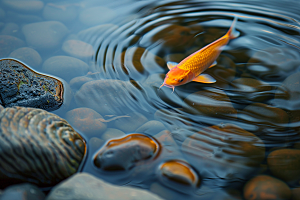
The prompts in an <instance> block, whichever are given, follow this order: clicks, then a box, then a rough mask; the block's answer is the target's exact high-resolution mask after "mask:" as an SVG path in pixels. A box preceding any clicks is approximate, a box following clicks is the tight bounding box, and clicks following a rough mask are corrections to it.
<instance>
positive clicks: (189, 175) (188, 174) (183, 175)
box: [158, 160, 200, 193]
mask: <svg viewBox="0 0 300 200" xmlns="http://www.w3.org/2000/svg"><path fill="white" fill-rule="evenodd" d="M158 176H159V179H160V181H161V182H162V183H163V184H165V185H166V186H167V187H171V188H172V187H173V188H174V189H175V190H179V191H180V192H183V193H190V192H191V191H193V190H195V189H196V188H197V187H198V186H199V185H200V179H199V177H198V175H197V173H196V172H195V171H194V169H193V168H192V167H191V166H190V165H189V164H187V163H185V162H183V161H180V160H170V161H167V162H165V163H163V164H161V165H160V167H159V171H158Z"/></svg>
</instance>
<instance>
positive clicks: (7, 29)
mask: <svg viewBox="0 0 300 200" xmlns="http://www.w3.org/2000/svg"><path fill="white" fill-rule="evenodd" d="M0 29H1V26H0ZM0 35H10V36H16V37H18V36H21V34H20V28H19V25H18V24H16V23H11V22H8V23H5V25H4V27H3V29H2V30H1V32H0Z"/></svg>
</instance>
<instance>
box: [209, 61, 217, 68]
mask: <svg viewBox="0 0 300 200" xmlns="http://www.w3.org/2000/svg"><path fill="white" fill-rule="evenodd" d="M216 65H217V61H215V62H214V63H213V64H211V66H209V68H212V67H214V66H216Z"/></svg>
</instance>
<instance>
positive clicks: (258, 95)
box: [230, 78, 274, 103]
mask: <svg viewBox="0 0 300 200" xmlns="http://www.w3.org/2000/svg"><path fill="white" fill-rule="evenodd" d="M230 86H231V87H230V89H231V90H232V92H234V95H232V96H230V97H231V98H232V99H234V101H235V102H237V103H242V102H245V103H249V102H262V101H265V100H268V99H271V98H273V95H274V91H272V87H271V86H270V85H269V84H268V83H266V82H263V81H260V80H257V79H253V78H238V79H235V80H233V81H232V82H231V84H230Z"/></svg>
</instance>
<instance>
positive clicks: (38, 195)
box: [1, 183, 46, 200]
mask: <svg viewBox="0 0 300 200" xmlns="http://www.w3.org/2000/svg"><path fill="white" fill-rule="evenodd" d="M45 198H46V195H45V194H44V193H43V192H42V191H41V189H39V188H38V187H37V186H35V185H33V184H29V183H23V184H17V185H13V186H10V187H7V188H5V190H4V191H3V192H1V200H16V199H22V200H44V199H45Z"/></svg>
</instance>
